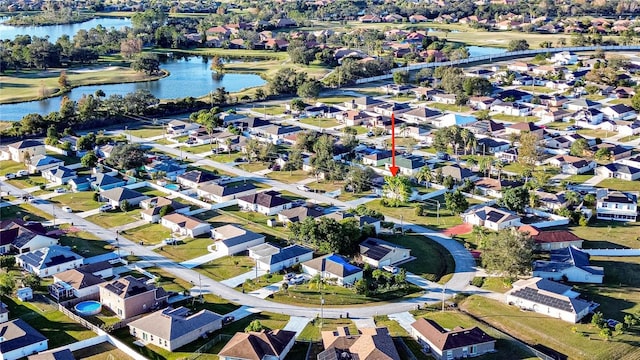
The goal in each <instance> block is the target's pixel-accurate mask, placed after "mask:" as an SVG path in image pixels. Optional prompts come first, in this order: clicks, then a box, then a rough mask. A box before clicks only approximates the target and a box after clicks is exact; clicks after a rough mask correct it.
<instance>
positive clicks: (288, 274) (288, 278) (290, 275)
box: [284, 273, 296, 281]
mask: <svg viewBox="0 0 640 360" xmlns="http://www.w3.org/2000/svg"><path fill="white" fill-rule="evenodd" d="M295 276H296V274H295V273H286V274H284V279H285V280H287V281H289V280H291V279H293V278H294V277H295Z"/></svg>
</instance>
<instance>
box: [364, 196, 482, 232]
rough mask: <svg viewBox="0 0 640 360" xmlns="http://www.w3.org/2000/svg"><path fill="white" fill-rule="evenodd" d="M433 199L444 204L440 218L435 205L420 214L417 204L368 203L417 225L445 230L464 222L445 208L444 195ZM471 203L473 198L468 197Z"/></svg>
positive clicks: (370, 206)
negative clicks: (390, 205) (416, 209)
mask: <svg viewBox="0 0 640 360" xmlns="http://www.w3.org/2000/svg"><path fill="white" fill-rule="evenodd" d="M433 200H439V201H440V204H441V205H443V206H441V208H440V218H439V219H438V217H437V216H436V215H437V211H436V209H435V206H434V207H433V208H431V207H429V208H428V209H427V216H418V215H416V213H415V207H416V204H405V205H402V206H400V207H395V208H394V207H384V206H382V205H381V204H380V200H379V199H377V200H373V201H370V202H368V203H367V207H368V208H369V209H372V210H378V211H380V212H382V213H384V214H385V215H389V216H391V217H394V218H396V219H400V218H401V217H402V218H403V219H404V221H406V222H410V223H413V224H416V225H423V226H427V227H430V228H432V229H440V230H444V229H447V228H450V227H452V226H455V225H460V224H462V219H461V218H460V216H458V215H453V214H452V213H451V212H450V211H449V210H447V209H446V208H444V199H442V196H440V197H436V198H434V199H433ZM468 200H469V202H470V203H471V200H472V199H468Z"/></svg>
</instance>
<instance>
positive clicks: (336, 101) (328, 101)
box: [318, 96, 355, 104]
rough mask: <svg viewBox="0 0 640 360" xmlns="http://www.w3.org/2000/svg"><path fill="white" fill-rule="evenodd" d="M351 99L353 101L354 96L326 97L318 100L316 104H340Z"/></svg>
mask: <svg viewBox="0 0 640 360" xmlns="http://www.w3.org/2000/svg"><path fill="white" fill-rule="evenodd" d="M353 99H355V97H354V96H328V97H321V98H318V102H321V103H324V104H342V103H345V102H347V101H351V100H353Z"/></svg>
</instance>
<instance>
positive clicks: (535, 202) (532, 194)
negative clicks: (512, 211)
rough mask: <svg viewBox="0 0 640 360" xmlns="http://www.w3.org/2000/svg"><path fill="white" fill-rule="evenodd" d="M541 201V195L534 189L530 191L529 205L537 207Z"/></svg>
mask: <svg viewBox="0 0 640 360" xmlns="http://www.w3.org/2000/svg"><path fill="white" fill-rule="evenodd" d="M539 202H540V197H539V196H538V194H536V193H535V192H534V191H529V207H530V208H536V207H538V204H539Z"/></svg>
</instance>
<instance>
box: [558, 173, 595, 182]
mask: <svg viewBox="0 0 640 360" xmlns="http://www.w3.org/2000/svg"><path fill="white" fill-rule="evenodd" d="M593 176H594V174H593V173H591V174H586V175H585V174H580V175H571V176H569V177H568V178H566V179H564V180H565V181H567V182H570V183H573V184H582V183H584V182H585V181H587V180H589V179H591V178H592V177H593Z"/></svg>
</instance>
